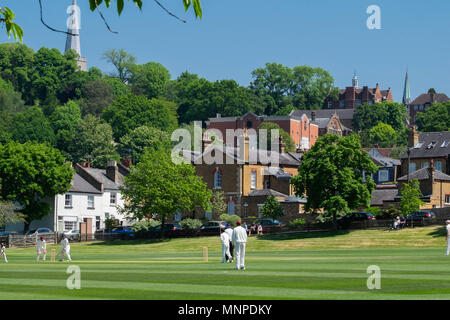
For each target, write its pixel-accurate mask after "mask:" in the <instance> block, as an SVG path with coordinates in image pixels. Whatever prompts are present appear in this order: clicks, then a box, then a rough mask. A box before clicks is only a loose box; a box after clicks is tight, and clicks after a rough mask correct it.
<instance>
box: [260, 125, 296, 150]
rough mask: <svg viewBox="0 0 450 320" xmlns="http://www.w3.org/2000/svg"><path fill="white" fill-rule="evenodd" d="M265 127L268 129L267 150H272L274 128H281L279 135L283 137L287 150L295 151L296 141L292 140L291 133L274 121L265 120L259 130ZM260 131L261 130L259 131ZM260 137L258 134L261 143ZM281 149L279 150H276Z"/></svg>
mask: <svg viewBox="0 0 450 320" xmlns="http://www.w3.org/2000/svg"><path fill="white" fill-rule="evenodd" d="M261 129H265V130H267V150H271V141H272V130H279V131H278V135H279V137H281V138H282V139H283V143H284V144H285V152H295V151H296V147H295V142H294V140H292V138H291V136H290V135H289V133H287V132H286V131H284V130H283V129H281V128H280V126H279V125H278V124H276V123H273V122H263V123H261V124H260V125H259V127H258V130H261ZM258 133H259V131H258ZM259 141H260V138H259V134H258V144H259ZM260 148H261V146H260ZM275 151H279V150H275Z"/></svg>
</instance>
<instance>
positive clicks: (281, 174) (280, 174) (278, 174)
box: [264, 167, 292, 180]
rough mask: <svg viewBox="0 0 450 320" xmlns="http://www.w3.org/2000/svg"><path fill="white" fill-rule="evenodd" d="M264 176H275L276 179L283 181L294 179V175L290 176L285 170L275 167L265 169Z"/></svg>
mask: <svg viewBox="0 0 450 320" xmlns="http://www.w3.org/2000/svg"><path fill="white" fill-rule="evenodd" d="M264 175H268V176H274V177H275V178H277V179H281V180H283V179H286V180H289V179H291V178H292V175H290V174H289V173H287V172H286V171H284V170H283V169H281V168H274V167H269V168H264Z"/></svg>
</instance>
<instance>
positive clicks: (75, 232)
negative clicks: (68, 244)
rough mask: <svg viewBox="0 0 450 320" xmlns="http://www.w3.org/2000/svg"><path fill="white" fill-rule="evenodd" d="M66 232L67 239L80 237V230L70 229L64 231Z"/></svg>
mask: <svg viewBox="0 0 450 320" xmlns="http://www.w3.org/2000/svg"><path fill="white" fill-rule="evenodd" d="M64 234H65V235H66V237H67V239H69V240H78V239H80V230H70V231H67V232H64Z"/></svg>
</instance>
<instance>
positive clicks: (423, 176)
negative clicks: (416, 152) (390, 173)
mask: <svg viewBox="0 0 450 320" xmlns="http://www.w3.org/2000/svg"><path fill="white" fill-rule="evenodd" d="M429 169H430V168H422V169H420V170H417V171H414V172H413V173H411V174H410V175H409V179H410V180H414V179H417V180H419V181H420V180H428V179H429V178H430V170H429ZM434 178H435V179H436V180H442V181H450V176H449V175H446V174H445V173H442V172H440V171H438V170H435V171H434ZM397 180H398V181H408V175H404V176H403V177H400V178H398V179H397Z"/></svg>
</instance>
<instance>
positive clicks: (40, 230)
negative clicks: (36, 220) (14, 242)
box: [25, 228, 53, 236]
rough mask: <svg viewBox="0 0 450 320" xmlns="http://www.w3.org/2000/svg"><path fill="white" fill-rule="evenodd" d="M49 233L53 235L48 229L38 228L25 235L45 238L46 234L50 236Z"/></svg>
mask: <svg viewBox="0 0 450 320" xmlns="http://www.w3.org/2000/svg"><path fill="white" fill-rule="evenodd" d="M51 233H53V231H52V230H50V229H49V228H38V229H33V230H29V231H28V232H27V233H25V235H27V236H34V235H36V234H37V235H40V236H45V235H46V234H51Z"/></svg>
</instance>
